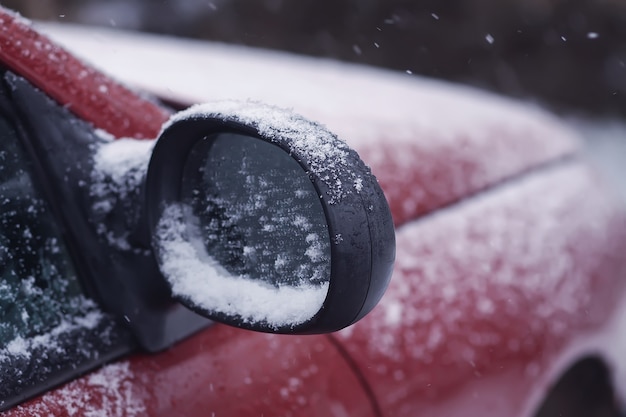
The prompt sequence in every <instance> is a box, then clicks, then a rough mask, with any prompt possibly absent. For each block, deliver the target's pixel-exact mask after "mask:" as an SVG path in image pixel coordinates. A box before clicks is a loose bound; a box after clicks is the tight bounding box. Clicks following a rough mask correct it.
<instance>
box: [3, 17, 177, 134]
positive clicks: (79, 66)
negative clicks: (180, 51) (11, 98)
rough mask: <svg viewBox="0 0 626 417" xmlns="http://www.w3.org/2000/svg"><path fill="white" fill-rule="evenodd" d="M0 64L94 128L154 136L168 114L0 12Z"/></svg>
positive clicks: (21, 21) (20, 20) (17, 19)
mask: <svg viewBox="0 0 626 417" xmlns="http://www.w3.org/2000/svg"><path fill="white" fill-rule="evenodd" d="M0 63H1V64H2V65H4V66H6V67H7V68H9V69H10V70H12V71H14V72H16V73H17V74H20V75H21V76H23V77H25V78H26V79H27V80H28V81H30V82H31V83H32V84H33V85H35V86H36V87H38V88H40V89H41V90H43V91H45V92H46V93H47V94H48V95H49V96H50V97H52V98H53V99H55V100H56V101H58V102H59V103H60V104H62V105H63V106H66V107H67V108H69V109H70V110H71V111H72V112H74V113H75V114H76V115H78V116H79V117H81V118H83V119H85V120H87V121H89V122H91V123H92V124H93V125H94V126H95V127H96V128H100V129H103V130H106V131H107V132H109V133H110V134H112V135H114V136H115V137H133V138H155V137H156V136H157V134H158V133H159V131H160V129H161V125H162V124H163V122H165V121H166V120H167V118H168V117H169V113H168V112H167V111H166V110H164V109H163V108H161V107H159V106H158V105H156V104H155V103H153V102H151V101H149V100H146V99H145V98H142V97H140V96H139V95H138V94H137V93H136V92H133V91H131V90H130V89H128V88H127V87H125V86H123V85H121V84H119V83H117V82H116V81H114V80H112V79H111V78H109V77H107V76H106V75H104V74H102V73H101V72H99V71H97V70H95V69H94V68H92V67H90V66H88V65H86V64H85V63H83V62H82V61H80V60H79V59H77V58H76V57H74V56H72V55H71V54H69V53H68V52H67V51H65V50H64V49H62V48H60V47H59V46H57V45H55V44H54V43H52V42H51V41H50V40H49V39H48V38H46V37H45V36H43V35H41V34H39V33H37V32H36V31H35V30H33V29H32V28H31V27H30V25H29V24H28V23H27V22H25V21H24V20H23V19H21V18H19V17H16V16H15V15H13V14H12V13H10V12H7V11H6V10H3V9H2V8H0Z"/></svg>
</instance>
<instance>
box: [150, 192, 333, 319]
mask: <svg viewBox="0 0 626 417" xmlns="http://www.w3.org/2000/svg"><path fill="white" fill-rule="evenodd" d="M190 216H192V214H191V209H189V208H186V207H184V206H182V205H179V204H172V205H170V206H168V207H167V208H166V209H165V210H164V212H163V215H162V217H161V219H160V221H159V223H158V226H157V233H156V249H157V250H158V252H159V254H160V260H161V271H162V273H163V275H164V276H165V277H166V278H167V279H168V281H169V283H170V285H171V286H172V291H173V293H174V294H176V295H177V296H179V297H181V298H182V299H185V300H189V301H191V302H192V303H193V304H194V305H196V306H198V307H199V308H201V309H202V310H204V311H209V312H214V313H222V314H227V315H229V316H239V317H241V318H242V319H243V320H244V321H245V322H249V323H259V322H265V323H267V324H269V325H270V326H273V327H281V326H286V325H297V324H300V323H304V322H306V321H307V320H309V319H311V318H312V317H313V316H314V315H315V314H316V313H317V312H318V311H319V310H320V308H321V306H322V304H323V302H324V299H325V298H326V294H327V292H328V286H329V283H328V281H326V282H322V283H321V284H318V285H316V284H307V283H302V282H301V283H300V284H299V285H282V286H277V287H275V286H272V285H270V284H267V283H264V282H261V281H258V280H254V279H250V278H248V277H244V276H234V275H232V274H231V273H230V272H228V271H226V270H225V269H224V268H223V267H222V266H220V265H219V264H218V262H217V261H216V260H215V259H213V258H212V257H211V256H209V255H208V254H207V253H206V249H204V246H203V243H202V239H201V237H200V231H199V230H194V226H193V223H194V222H192V221H190V220H189V217H190ZM309 256H311V257H315V256H316V252H315V247H313V249H312V252H311V254H309Z"/></svg>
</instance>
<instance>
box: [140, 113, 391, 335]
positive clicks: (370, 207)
mask: <svg viewBox="0 0 626 417" xmlns="http://www.w3.org/2000/svg"><path fill="white" fill-rule="evenodd" d="M146 204H147V206H146V214H147V222H148V225H147V226H148V229H149V233H150V236H151V240H152V247H153V250H154V253H155V256H156V259H157V263H158V265H159V268H160V271H161V273H162V275H163V276H164V278H165V279H166V280H167V282H168V283H169V285H170V286H171V289H172V293H173V294H174V297H175V298H177V299H178V300H179V301H180V302H181V303H183V304H184V305H185V306H187V307H188V308H190V309H192V310H194V311H196V312H197V313H200V314H202V315H204V316H206V317H208V318H210V319H213V320H216V321H220V322H224V323H227V324H231V325H235V326H238V327H243V328H248V329H252V330H258V331H267V332H278V333H300V334H307V333H321V332H330V331H335V330H339V329H341V328H343V327H346V326H348V325H350V324H352V323H354V322H356V321H357V320H359V319H360V318H362V317H363V316H364V315H365V314H367V313H368V312H369V311H370V310H371V309H372V308H373V307H374V306H375V305H376V303H377V302H378V301H379V300H380V298H381V297H382V295H383V293H384V291H385V289H386V287H387V284H388V282H389V278H390V276H391V270H392V266H393V261H394V257H395V238H394V228H393V222H392V219H391V214H390V211H389V207H388V205H387V202H386V200H385V197H384V195H383V193H382V190H381V189H380V187H379V185H378V183H377V181H376V178H375V177H374V176H373V175H372V174H371V172H370V170H369V168H368V167H366V166H365V164H364V163H363V162H362V161H361V159H360V158H359V156H358V155H357V153H356V152H355V151H353V150H352V149H350V148H349V147H348V146H347V145H346V144H345V143H344V142H342V141H340V140H339V139H337V137H336V136H334V135H333V134H332V133H330V132H329V131H328V130H326V128H324V127H323V126H320V125H318V124H316V123H313V122H310V121H308V120H306V119H304V118H302V117H300V116H297V115H294V114H293V113H291V112H287V111H284V110H281V109H277V108H274V107H269V106H265V105H261V104H258V103H250V102H248V103H245V102H244V103H241V102H218V103H211V104H206V105H199V106H195V107H192V108H190V109H189V110H186V111H183V112H181V113H179V114H177V115H176V116H174V117H173V118H172V119H171V120H170V122H169V123H168V124H167V125H166V126H165V127H164V129H163V131H162V133H161V135H160V137H159V139H158V142H157V143H156V145H155V147H154V151H153V153H152V157H151V160H150V164H149V168H148V174H147V180H146Z"/></svg>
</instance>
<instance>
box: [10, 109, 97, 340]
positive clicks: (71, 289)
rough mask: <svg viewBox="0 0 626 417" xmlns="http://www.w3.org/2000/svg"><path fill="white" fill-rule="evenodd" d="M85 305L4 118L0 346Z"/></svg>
mask: <svg viewBox="0 0 626 417" xmlns="http://www.w3.org/2000/svg"><path fill="white" fill-rule="evenodd" d="M87 304H89V303H88V302H87V300H85V299H84V298H83V297H82V295H81V290H80V288H79V285H78V281H77V278H76V273H75V271H74V268H73V267H72V264H71V262H70V258H69V255H68V253H67V252H66V250H65V247H64V245H63V244H62V239H61V233H60V231H59V230H58V227H57V224H56V223H55V221H54V219H53V218H52V214H51V213H50V212H49V210H48V208H47V206H46V203H45V201H44V200H43V199H42V197H41V196H40V195H39V193H38V192H37V189H36V188H35V186H34V185H33V181H32V175H31V172H30V169H29V165H28V158H27V156H26V154H25V152H24V150H23V149H21V148H20V142H19V140H18V137H17V132H16V131H15V129H14V128H13V127H12V126H11V124H10V123H9V122H8V121H7V120H6V119H5V118H3V117H1V116H0V348H6V347H7V346H9V344H11V343H12V342H13V345H14V346H13V349H15V346H16V343H15V342H16V341H19V340H20V339H23V338H29V337H32V336H34V335H38V334H42V333H45V332H50V331H51V330H52V329H54V328H57V327H59V326H62V325H64V324H66V323H65V321H66V320H67V318H68V316H73V315H76V314H77V313H79V312H81V311H83V310H84V309H85V308H86V307H88V306H87Z"/></svg>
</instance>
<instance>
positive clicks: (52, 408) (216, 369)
mask: <svg viewBox="0 0 626 417" xmlns="http://www.w3.org/2000/svg"><path fill="white" fill-rule="evenodd" d="M48 415H54V416H57V417H65V416H72V415H98V416H100V415H107V416H119V417H121V416H129V417H131V416H144V415H146V416H163V417H171V416H189V417H191V416H203V417H213V416H214V417H220V416H222V417H223V416H231V417H248V416H268V417H269V416H282V417H305V416H317V417H348V416H349V417H373V416H375V414H374V411H373V408H372V404H371V402H370V399H369V398H368V397H367V396H366V395H365V391H364V389H363V386H362V385H361V384H360V382H359V381H358V380H357V378H356V376H355V374H354V373H353V371H352V369H350V368H349V367H348V365H347V363H346V361H345V360H344V358H343V357H342V356H341V354H340V353H339V352H338V351H337V349H336V347H335V346H334V345H333V344H332V343H330V340H329V338H328V337H327V336H309V337H289V336H277V335H267V334H260V333H251V332H248V331H243V330H238V329H232V328H228V327H226V326H221V325H216V326H214V327H212V328H210V329H208V330H207V331H204V332H202V333H201V334H199V335H196V336H194V337H192V338H190V339H188V340H186V341H184V342H183V343H181V344H179V345H177V346H175V347H174V348H172V349H170V350H169V351H167V352H164V353H161V354H159V355H140V356H135V357H133V358H131V359H130V360H128V361H124V362H122V363H121V364H115V365H112V366H110V367H109V368H107V367H105V368H104V369H103V370H101V371H97V372H95V373H94V374H92V375H91V376H88V377H85V378H82V379H79V380H76V381H74V382H71V383H69V384H68V385H66V386H65V387H62V388H60V389H58V390H56V391H54V392H51V393H49V394H46V395H45V396H43V397H42V398H39V399H36V400H34V401H31V402H30V403H26V404H24V405H22V406H18V407H16V408H15V409H12V410H10V411H9V412H7V413H6V416H7V417H8V416H11V417H18V416H19V417H22V416H34V417H38V416H42V417H43V416H48Z"/></svg>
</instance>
